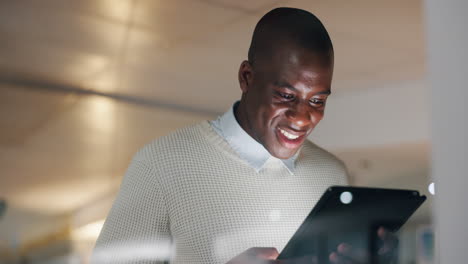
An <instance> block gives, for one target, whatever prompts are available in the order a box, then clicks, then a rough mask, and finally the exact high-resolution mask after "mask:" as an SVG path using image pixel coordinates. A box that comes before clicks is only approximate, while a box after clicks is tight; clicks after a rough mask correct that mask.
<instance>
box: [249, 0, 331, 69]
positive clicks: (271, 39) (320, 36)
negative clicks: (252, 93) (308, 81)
mask: <svg viewBox="0 0 468 264" xmlns="http://www.w3.org/2000/svg"><path fill="white" fill-rule="evenodd" d="M281 39H286V40H288V41H292V42H293V43H294V44H296V45H298V46H299V47H301V48H305V49H307V50H310V51H312V52H316V53H318V54H321V55H322V54H323V55H326V56H330V55H331V56H333V55H332V54H333V45H332V42H331V39H330V36H329V35H328V32H327V30H326V29H325V27H324V26H323V24H322V22H321V21H320V20H319V19H318V18H317V17H316V16H315V15H314V14H312V13H310V12H308V11H306V10H302V9H297V8H289V7H280V8H275V9H273V10H271V11H270V12H268V13H266V14H265V15H264V16H263V17H262V18H261V19H260V21H259V22H258V23H257V25H256V26H255V30H254V33H253V36H252V42H251V44H250V48H249V53H248V60H249V62H250V63H251V64H253V63H255V61H256V60H258V59H259V58H260V57H266V58H269V57H271V55H272V54H271V53H272V52H274V47H275V44H276V43H277V42H278V41H279V40H281Z"/></svg>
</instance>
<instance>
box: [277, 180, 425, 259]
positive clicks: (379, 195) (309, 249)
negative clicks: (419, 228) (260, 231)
mask: <svg viewBox="0 0 468 264" xmlns="http://www.w3.org/2000/svg"><path fill="white" fill-rule="evenodd" d="M425 200H426V196H424V195H419V192H417V191H413V190H398V189H380V188H362V187H349V186H332V187H330V188H328V189H327V190H326V191H325V193H324V194H323V195H322V197H321V198H320V200H319V201H318V203H317V204H316V205H315V207H314V208H313V209H312V211H311V212H310V214H309V215H308V216H307V218H306V219H305V220H304V222H303V223H302V225H301V226H300V227H299V229H298V230H297V231H296V233H295V234H294V236H293V237H292V238H291V239H290V240H289V242H288V244H287V245H286V247H285V248H284V249H283V251H282V252H281V254H280V255H279V257H278V259H292V258H301V257H304V256H311V255H312V256H317V257H318V258H319V263H326V262H328V256H329V254H330V253H331V252H333V251H336V248H337V246H338V245H339V244H340V243H349V244H351V245H353V246H354V247H361V248H365V249H369V250H370V252H375V251H376V250H375V249H376V248H377V247H378V245H377V244H376V242H377V229H378V228H379V227H385V228H387V229H388V230H389V231H391V232H396V231H397V230H398V229H399V228H400V227H401V226H402V225H403V224H404V223H405V222H406V221H407V220H408V219H409V218H410V216H411V215H412V214H413V213H414V212H415V211H416V209H418V208H419V206H420V205H421V204H422V203H423V202H424V201H425ZM373 257H375V256H369V258H370V259H372V258H373ZM322 261H324V262H322ZM325 261H326V262H325Z"/></svg>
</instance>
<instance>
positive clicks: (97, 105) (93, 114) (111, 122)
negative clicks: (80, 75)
mask: <svg viewBox="0 0 468 264" xmlns="http://www.w3.org/2000/svg"><path fill="white" fill-rule="evenodd" d="M86 107H87V108H88V109H87V111H85V112H86V113H89V114H87V115H86V116H85V117H84V118H86V119H88V120H89V122H90V125H91V126H92V127H93V128H95V129H97V130H98V131H99V132H102V133H104V134H105V135H106V136H110V135H112V134H113V133H115V125H116V124H115V118H116V114H115V111H116V109H115V101H114V100H113V99H111V98H107V97H102V96H93V97H90V98H89V101H88V103H87V105H86Z"/></svg>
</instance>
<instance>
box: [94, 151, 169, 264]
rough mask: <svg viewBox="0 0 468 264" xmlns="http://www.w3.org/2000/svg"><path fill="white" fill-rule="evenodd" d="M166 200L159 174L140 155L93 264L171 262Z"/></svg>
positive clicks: (100, 237)
mask: <svg viewBox="0 0 468 264" xmlns="http://www.w3.org/2000/svg"><path fill="white" fill-rule="evenodd" d="M140 154H141V153H140ZM165 199H166V197H165V194H164V191H163V190H162V186H161V185H160V184H159V182H158V174H157V172H156V171H155V170H154V168H152V167H151V166H150V165H149V164H147V162H145V160H144V158H140V157H139V154H137V155H136V156H135V158H134V159H133V160H132V162H131V163H130V166H129V168H128V170H127V172H126V174H125V177H124V180H123V182H122V185H121V187H120V190H119V193H118V195H117V198H116V200H115V201H114V204H113V206H112V209H111V211H110V213H109V215H108V216H107V219H106V221H105V224H104V227H103V229H102V231H101V234H100V235H99V238H98V240H97V242H96V246H95V248H94V251H93V254H92V258H91V263H92V264H107V263H113V264H115V263H122V264H123V263H125V264H155V263H164V261H168V260H169V258H170V255H171V253H172V244H171V236H170V231H169V217H168V215H167V210H166V203H165Z"/></svg>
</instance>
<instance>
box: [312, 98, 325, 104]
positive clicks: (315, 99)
mask: <svg viewBox="0 0 468 264" xmlns="http://www.w3.org/2000/svg"><path fill="white" fill-rule="evenodd" d="M310 103H311V104H314V105H324V104H325V100H322V99H317V98H314V99H311V100H310Z"/></svg>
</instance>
